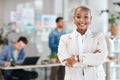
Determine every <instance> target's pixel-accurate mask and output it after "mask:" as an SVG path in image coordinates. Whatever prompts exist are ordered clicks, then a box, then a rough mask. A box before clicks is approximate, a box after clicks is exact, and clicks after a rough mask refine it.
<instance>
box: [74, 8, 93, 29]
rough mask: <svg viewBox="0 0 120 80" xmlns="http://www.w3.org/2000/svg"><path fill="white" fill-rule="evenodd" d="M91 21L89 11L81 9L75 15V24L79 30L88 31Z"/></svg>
mask: <svg viewBox="0 0 120 80" xmlns="http://www.w3.org/2000/svg"><path fill="white" fill-rule="evenodd" d="M91 19H92V17H91V15H90V12H89V11H88V10H85V9H81V8H79V9H77V10H76V12H75V13H74V22H75V24H76V26H77V29H79V30H87V28H88V26H89V24H90V22H91Z"/></svg>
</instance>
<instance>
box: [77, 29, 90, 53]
mask: <svg viewBox="0 0 120 80" xmlns="http://www.w3.org/2000/svg"><path fill="white" fill-rule="evenodd" d="M90 34H91V31H90V30H89V29H88V30H87V31H86V32H85V34H84V35H81V34H80V33H79V32H77V31H76V32H75V35H76V38H77V43H78V50H79V54H81V53H83V51H84V49H85V40H86V38H87V35H90Z"/></svg>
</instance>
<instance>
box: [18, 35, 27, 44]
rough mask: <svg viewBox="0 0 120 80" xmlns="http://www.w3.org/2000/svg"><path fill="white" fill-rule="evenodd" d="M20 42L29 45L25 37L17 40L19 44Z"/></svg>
mask: <svg viewBox="0 0 120 80" xmlns="http://www.w3.org/2000/svg"><path fill="white" fill-rule="evenodd" d="M20 41H22V42H23V43H25V44H28V40H27V38H26V37H24V36H21V37H19V39H18V40H17V42H20Z"/></svg>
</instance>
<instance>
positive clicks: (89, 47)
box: [58, 6, 108, 80]
mask: <svg viewBox="0 0 120 80" xmlns="http://www.w3.org/2000/svg"><path fill="white" fill-rule="evenodd" d="M91 19H92V16H91V11H90V9H89V8H88V7H86V6H80V7H77V8H76V9H75V12H74V23H75V24H76V27H77V28H76V30H74V31H73V32H72V33H70V34H66V35H63V36H62V37H61V39H60V43H59V48H58V57H59V60H60V62H61V63H62V64H63V65H65V66H66V74H65V80H105V72H104V69H103V63H104V62H105V60H106V57H107V53H108V51H107V46H106V41H105V38H104V36H103V35H102V34H100V33H97V32H91V31H90V30H89V28H88V27H89V24H90V23H91Z"/></svg>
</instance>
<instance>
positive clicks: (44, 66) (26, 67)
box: [0, 63, 62, 80]
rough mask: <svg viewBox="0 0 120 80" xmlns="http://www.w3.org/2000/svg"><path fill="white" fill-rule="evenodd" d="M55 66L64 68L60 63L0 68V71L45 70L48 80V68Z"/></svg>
mask: <svg viewBox="0 0 120 80" xmlns="http://www.w3.org/2000/svg"><path fill="white" fill-rule="evenodd" d="M54 66H62V64H60V63H55V64H46V65H18V66H15V67H0V70H14V69H30V68H44V69H45V80H47V68H48V67H54Z"/></svg>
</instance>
